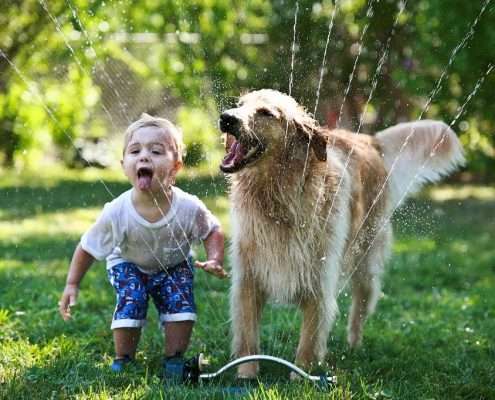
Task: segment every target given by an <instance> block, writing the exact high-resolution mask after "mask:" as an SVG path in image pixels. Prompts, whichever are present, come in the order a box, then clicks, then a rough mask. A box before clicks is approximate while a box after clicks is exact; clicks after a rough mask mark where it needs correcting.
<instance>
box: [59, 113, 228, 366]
mask: <svg viewBox="0 0 495 400" xmlns="http://www.w3.org/2000/svg"><path fill="white" fill-rule="evenodd" d="M183 146H184V145H183V143H182V134H181V132H180V131H179V129H178V128H177V127H175V126H174V125H173V124H172V123H171V122H169V121H168V120H166V119H163V118H154V117H151V116H150V115H147V114H143V115H142V117H141V119H139V120H138V121H136V122H134V123H133V124H131V125H130V126H129V128H127V131H126V133H125V141H124V152H123V159H122V161H121V163H122V167H123V170H124V173H125V175H126V176H127V178H128V179H129V182H130V183H131V184H132V189H130V190H128V191H126V192H124V193H123V194H121V195H120V196H119V197H117V198H116V199H114V200H113V201H111V202H110V203H107V204H106V205H105V207H104V209H103V211H102V213H101V215H100V216H99V218H98V219H97V221H96V223H95V224H94V225H93V226H92V227H91V228H90V229H89V230H88V231H87V232H86V233H85V234H84V235H83V236H82V238H81V242H80V243H79V245H78V246H77V248H76V250H75V252H74V255H73V257H72V261H71V264H70V267H69V272H68V275H67V282H66V286H65V289H64V291H63V294H62V297H61V299H60V302H59V310H60V314H61V315H62V317H63V318H64V320H68V319H69V318H70V317H71V312H70V307H71V306H74V305H75V304H76V299H77V296H78V292H79V284H80V282H81V280H82V278H83V276H84V274H85V273H86V271H87V270H88V269H89V268H90V266H91V264H92V263H93V261H94V260H95V259H97V260H102V259H104V258H106V262H107V272H108V277H109V279H110V282H111V284H112V285H113V287H114V288H115V290H116V292H117V305H116V307H115V312H114V315H113V321H112V326H111V328H112V330H113V338H114V343H115V360H114V362H113V364H112V370H114V371H121V370H122V369H123V367H124V364H126V363H128V362H129V361H131V360H133V358H134V356H135V353H136V348H137V344H138V341H139V337H140V333H141V327H143V326H144V325H145V323H146V312H147V306H148V298H149V297H151V298H152V299H153V302H154V303H155V306H156V307H157V309H158V312H159V314H160V322H161V324H162V326H163V328H164V333H165V359H166V360H167V359H169V358H170V359H172V358H174V357H180V356H182V354H183V353H184V352H185V351H186V349H187V346H188V344H189V339H190V337H191V332H192V328H193V324H194V321H195V320H196V306H195V304H194V297H193V291H192V290H193V271H192V266H191V256H190V247H191V242H193V241H196V240H202V241H203V244H204V247H205V250H206V255H207V258H208V260H207V261H206V262H199V261H197V262H196V263H195V266H196V267H198V268H201V269H204V270H205V271H207V272H209V273H211V274H213V275H215V276H217V277H219V278H224V277H226V275H227V274H226V272H225V270H224V269H223V267H222V264H223V258H224V237H223V234H222V231H221V229H220V224H219V222H218V220H217V219H216V218H215V217H214V216H213V215H212V214H211V212H210V211H209V210H208V209H207V208H206V207H205V205H204V204H203V203H202V202H201V201H200V200H199V199H198V198H197V197H196V196H192V195H190V194H188V193H185V192H183V191H182V190H180V189H179V188H177V187H175V186H173V185H174V183H175V175H176V174H177V172H178V171H179V169H180V168H181V166H182V151H183ZM165 365H166V364H165ZM165 368H166V367H165Z"/></svg>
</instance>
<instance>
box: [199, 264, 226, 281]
mask: <svg viewBox="0 0 495 400" xmlns="http://www.w3.org/2000/svg"><path fill="white" fill-rule="evenodd" d="M194 265H195V267H196V268H199V269H202V270H205V271H206V272H209V273H210V274H212V275H215V276H216V277H217V278H221V279H224V278H227V277H228V276H229V274H227V272H226V271H225V270H224V269H223V267H222V264H221V263H220V262H219V261H218V260H207V261H204V262H202V261H196V262H195V263H194Z"/></svg>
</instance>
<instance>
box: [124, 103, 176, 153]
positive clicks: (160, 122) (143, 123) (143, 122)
mask: <svg viewBox="0 0 495 400" xmlns="http://www.w3.org/2000/svg"><path fill="white" fill-rule="evenodd" d="M148 126H154V127H156V128H161V129H163V131H164V132H166V133H169V134H170V136H171V137H172V141H173V143H174V144H175V150H176V156H177V160H178V161H180V162H181V163H182V159H183V157H184V156H185V146H184V142H183V138H182V131H181V129H180V128H178V127H177V126H175V125H174V124H173V123H172V122H170V121H169V120H168V119H165V118H158V117H153V116H152V115H149V114H146V113H142V114H141V118H139V119H138V120H137V121H134V122H133V123H132V124H130V125H129V126H128V128H127V129H126V131H125V133H124V153H125V149H126V148H127V145H128V144H129V142H130V141H131V139H132V135H133V134H134V132H136V131H137V130H138V129H141V128H145V127H148Z"/></svg>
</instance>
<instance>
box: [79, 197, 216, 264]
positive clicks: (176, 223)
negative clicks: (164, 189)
mask: <svg viewBox="0 0 495 400" xmlns="http://www.w3.org/2000/svg"><path fill="white" fill-rule="evenodd" d="M132 191H133V189H130V190H128V191H126V192H124V193H122V194H121V195H120V196H119V197H117V198H115V199H114V200H112V201H111V202H109V203H106V204H105V207H104V208H103V211H102V213H101V214H100V216H99V217H98V219H97V221H96V222H95V224H94V225H93V226H92V227H91V228H90V229H89V230H88V231H87V232H86V233H84V235H83V236H82V238H81V247H82V248H83V249H84V250H85V251H87V252H88V253H89V254H91V255H92V256H93V257H94V258H96V259H97V260H103V259H104V258H106V259H107V268H111V267H112V266H114V265H117V264H120V263H122V262H125V261H127V262H133V263H135V264H136V265H138V266H139V267H140V269H141V270H142V271H143V272H145V273H154V272H158V271H160V270H163V269H164V268H170V267H173V266H174V265H177V264H179V263H180V262H182V261H184V260H185V259H186V258H187V257H188V255H189V253H190V250H191V244H192V243H193V242H197V241H199V240H204V239H206V237H208V235H209V234H210V233H211V232H212V231H213V230H214V229H216V228H218V227H219V226H220V224H219V222H218V219H217V218H216V217H215V216H213V214H212V213H211V212H210V211H209V210H208V209H207V208H206V206H205V205H204V204H203V202H202V201H201V200H199V199H198V198H197V197H196V196H193V195H191V194H189V193H186V192H184V191H182V190H181V189H179V188H177V187H172V192H173V196H172V204H171V205H170V209H169V211H168V212H167V214H166V215H165V216H164V217H163V218H162V219H160V220H159V221H156V222H149V221H147V220H145V219H144V218H143V217H141V216H140V215H139V214H138V212H137V211H136V209H135V208H134V205H133V204H132V199H131V194H132Z"/></svg>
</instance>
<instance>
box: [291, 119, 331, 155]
mask: <svg viewBox="0 0 495 400" xmlns="http://www.w3.org/2000/svg"><path fill="white" fill-rule="evenodd" d="M294 125H295V128H296V134H297V136H298V137H299V138H300V139H302V141H303V142H304V143H306V144H309V146H310V147H311V148H312V149H313V151H314V153H315V156H316V158H317V159H318V160H320V161H327V143H328V138H327V136H326V135H325V134H324V133H323V131H322V130H321V128H320V127H319V126H317V124H316V122H315V121H314V120H310V121H309V123H308V122H306V121H305V122H301V121H294Z"/></svg>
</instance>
